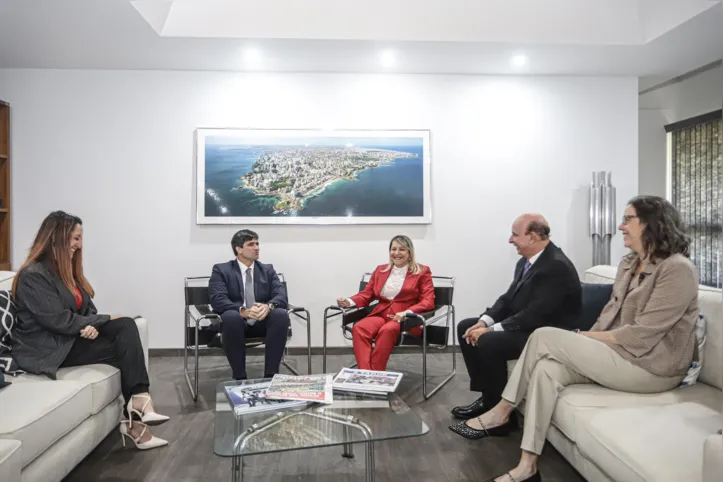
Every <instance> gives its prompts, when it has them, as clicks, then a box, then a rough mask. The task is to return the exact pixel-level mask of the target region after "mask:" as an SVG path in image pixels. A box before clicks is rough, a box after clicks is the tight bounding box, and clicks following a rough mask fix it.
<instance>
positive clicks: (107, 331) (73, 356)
mask: <svg viewBox="0 0 723 482" xmlns="http://www.w3.org/2000/svg"><path fill="white" fill-rule="evenodd" d="M93 363H105V364H106V365H110V366H114V367H116V368H117V369H119V370H120V374H121V391H122V392H123V398H124V399H125V401H126V405H127V404H128V400H130V397H131V395H136V394H138V393H146V392H148V388H149V386H150V381H149V380H148V371H147V370H146V360H145V357H144V355H143V345H141V336H140V335H139V334H138V326H137V325H136V322H135V321H133V318H116V319H115V320H110V321H109V322H107V323H106V324H104V325H102V326H101V327H100V328H98V337H97V338H96V339H95V340H88V339H87V338H81V337H78V338H76V340H75V342H74V343H73V347H72V348H71V349H70V352H69V353H68V356H67V357H65V361H63V363H62V364H61V365H60V366H61V367H75V366H79V365H91V364H93ZM124 410H125V407H124Z"/></svg>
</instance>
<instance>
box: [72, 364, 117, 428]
mask: <svg viewBox="0 0 723 482" xmlns="http://www.w3.org/2000/svg"><path fill="white" fill-rule="evenodd" d="M58 380H69V381H75V382H79V383H81V384H83V385H88V386H90V388H91V393H92V396H93V405H92V413H93V415H95V414H96V413H98V412H100V411H101V410H103V408H105V407H106V406H107V405H108V404H109V403H110V402H112V401H113V400H115V399H116V398H118V394H119V393H120V392H121V382H120V371H119V370H118V369H117V368H115V367H112V366H110V365H100V364H99V365H84V366H79V367H72V368H61V369H60V370H58ZM119 416H120V414H119Z"/></svg>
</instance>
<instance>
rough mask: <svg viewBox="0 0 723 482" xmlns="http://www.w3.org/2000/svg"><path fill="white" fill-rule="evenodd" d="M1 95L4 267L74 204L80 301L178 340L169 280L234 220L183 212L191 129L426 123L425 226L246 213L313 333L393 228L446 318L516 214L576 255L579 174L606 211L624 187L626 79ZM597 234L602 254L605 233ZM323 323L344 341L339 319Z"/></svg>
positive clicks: (117, 80)
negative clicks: (5, 175)
mask: <svg viewBox="0 0 723 482" xmlns="http://www.w3.org/2000/svg"><path fill="white" fill-rule="evenodd" d="M0 98H4V99H5V100H7V101H9V102H10V103H11V105H12V142H13V171H12V181H13V208H14V213H13V218H12V219H13V263H14V265H13V266H14V267H15V268H17V267H18V266H19V264H20V263H21V261H22V260H23V258H24V256H25V254H26V250H27V248H28V246H29V245H30V243H31V241H32V238H33V236H34V234H35V232H36V230H37V228H38V226H39V224H40V221H41V220H42V219H43V217H44V216H45V215H47V213H48V212H49V211H51V210H53V209H64V210H68V211H71V212H73V213H76V214H77V215H79V216H80V217H82V218H83V221H84V224H85V233H86V236H85V248H84V249H85V260H86V272H87V274H88V277H89V279H90V280H91V281H92V282H93V283H94V285H95V287H96V290H97V292H98V295H97V305H98V306H99V308H100V309H101V311H104V312H111V313H125V314H129V315H135V314H143V315H144V316H146V317H147V318H148V319H149V322H150V337H151V341H150V343H151V347H154V348H167V347H180V346H181V345H182V340H183V338H182V331H181V330H182V328H181V327H182V316H183V296H182V286H183V277H184V276H192V275H204V274H208V273H209V272H210V269H211V266H212V264H213V263H216V262H219V261H224V260H227V259H230V258H231V256H232V255H231V249H230V244H229V241H230V238H231V236H232V234H233V233H234V232H235V231H236V230H237V229H239V226H197V225H196V224H195V216H194V212H195V208H194V202H195V198H194V194H193V193H194V156H193V135H194V129H195V128H197V127H216V126H222V127H227V126H242V127H269V128H271V127H277V128H281V127H285V128H314V127H324V126H333V127H336V128H375V129H384V128H414V129H417V128H422V129H430V130H431V132H432V156H433V159H432V179H433V181H432V182H433V185H432V196H433V213H432V215H433V224H432V225H428V226H386V227H384V226H356V227H355V226H330V227H329V226H327V227H315V226H300V227H294V226H255V227H253V229H255V230H256V231H258V232H259V233H260V237H261V245H262V255H261V259H262V261H265V262H273V263H274V265H275V266H276V268H277V269H278V270H280V271H283V272H284V273H285V274H286V275H287V278H288V282H289V285H290V292H291V299H292V301H294V302H295V303H298V304H304V305H306V306H307V307H308V308H309V309H310V310H311V312H312V317H313V340H312V341H313V345H315V346H320V345H321V339H322V338H321V314H322V312H323V308H324V307H325V306H327V305H328V304H330V303H331V302H332V301H333V300H334V299H335V298H336V297H337V296H340V295H350V294H353V292H354V290H355V288H356V287H357V284H358V279H359V276H360V275H361V273H363V272H364V271H367V270H371V269H373V268H374V267H375V266H376V265H377V264H380V263H383V262H385V260H386V259H387V252H386V249H387V243H388V240H389V238H390V237H391V236H393V235H394V234H397V233H406V234H408V235H410V236H411V237H412V238H413V240H414V242H415V245H416V246H417V251H418V257H419V259H420V260H421V262H423V263H425V264H428V265H430V266H431V267H432V269H433V272H434V273H436V274H440V275H453V276H456V277H457V291H456V294H455V305H456V306H457V313H458V315H459V319H462V318H464V317H468V316H473V315H474V316H476V315H478V314H479V313H480V312H481V311H482V310H484V308H485V307H486V306H488V305H490V304H491V303H493V302H494V299H495V298H496V297H497V296H498V295H499V294H500V293H501V292H502V291H503V290H504V289H505V288H506V286H507V285H508V284H509V282H510V278H511V274H512V268H513V263H514V262H515V261H516V255H515V252H514V250H513V249H512V247H511V246H509V245H508V244H507V238H508V236H509V230H510V225H511V223H512V221H513V219H514V218H515V216H517V215H518V214H520V213H523V212H526V211H539V212H542V213H543V214H544V215H546V216H547V218H548V219H549V221H550V223H551V226H552V234H553V236H552V237H553V240H554V241H555V242H556V243H558V244H559V245H560V246H561V247H562V248H563V249H564V250H565V251H566V252H567V253H568V255H569V256H570V257H571V259H572V260H573V261H574V262H575V263H576V265H577V266H578V268H579V269H581V270H583V269H585V268H587V267H589V265H590V263H591V254H590V242H589V240H588V237H587V229H588V228H587V211H588V206H587V185H588V183H589V181H590V178H591V172H592V171H593V170H603V169H605V170H611V171H612V172H613V181H614V183H615V185H616V187H617V189H618V199H619V205H618V211H622V208H623V203H624V201H625V200H626V199H628V198H629V197H631V196H632V195H634V194H635V193H636V192H637V186H638V179H637V173H638V168H637V161H636V159H637V150H638V146H637V139H638V133H637V125H638V120H637V113H638V106H637V100H638V99H637V80H636V79H634V78H616V79H612V78H611V79H605V78H552V77H551V78H532V77H529V78H510V77H475V76H372V75H326V74H280V75H278V74H277V75H268V76H267V75H260V74H259V75H248V74H246V75H243V74H232V73H201V72H121V71H102V72H100V71H94V72H91V71H52V70H47V71H40V70H37V71H33V70H5V71H3V70H0ZM613 245H614V250H613V259H619V257H620V256H621V255H622V254H623V248H622V246H621V238H620V236H616V237H615V238H614V240H613ZM295 328H296V329H297V331H296V333H295V336H294V340H293V341H292V344H293V345H295V346H299V345H302V344H303V343H304V339H303V337H302V333H303V332H302V330H301V326H300V325H296V326H295ZM330 334H331V338H330V341H331V342H330V344H331V345H332V346H335V345H336V346H339V345H342V344H344V343H345V342H344V341H343V340H342V338H341V334H340V330H339V328H338V325H336V324H334V326H333V327H332V329H331V330H330Z"/></svg>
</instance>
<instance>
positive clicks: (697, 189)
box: [670, 118, 723, 288]
mask: <svg viewBox="0 0 723 482" xmlns="http://www.w3.org/2000/svg"><path fill="white" fill-rule="evenodd" d="M670 134H671V142H672V144H671V149H672V150H671V154H672V200H671V201H672V203H673V204H674V205H675V206H676V207H677V208H678V209H679V210H680V213H681V215H682V216H683V221H684V222H685V224H686V226H687V227H688V234H689V235H690V237H691V241H692V242H691V248H692V249H691V260H692V261H693V263H695V265H696V266H697V267H698V272H699V274H700V283H701V284H703V285H707V286H713V287H717V288H720V287H721V275H720V269H719V260H718V259H719V256H720V255H721V192H720V189H721V180H723V169H722V167H723V159H722V158H721V156H722V154H723V147H722V144H721V143H722V141H723V126H722V123H721V120H720V118H718V119H710V118H707V119H705V120H703V122H700V123H697V124H695V125H690V126H687V127H683V128H679V129H676V130H672V131H671V132H670Z"/></svg>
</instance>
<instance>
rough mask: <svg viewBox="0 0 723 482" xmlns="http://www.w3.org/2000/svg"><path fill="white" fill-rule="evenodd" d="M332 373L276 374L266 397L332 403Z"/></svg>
mask: <svg viewBox="0 0 723 482" xmlns="http://www.w3.org/2000/svg"><path fill="white" fill-rule="evenodd" d="M331 378H332V375H298V376H296V375H282V374H278V373H277V374H276V375H274V378H272V379H271V385H270V386H269V388H268V389H267V390H266V398H271V399H274V400H300V401H304V402H319V403H332V402H333V401H334V397H333V390H332V388H331Z"/></svg>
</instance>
